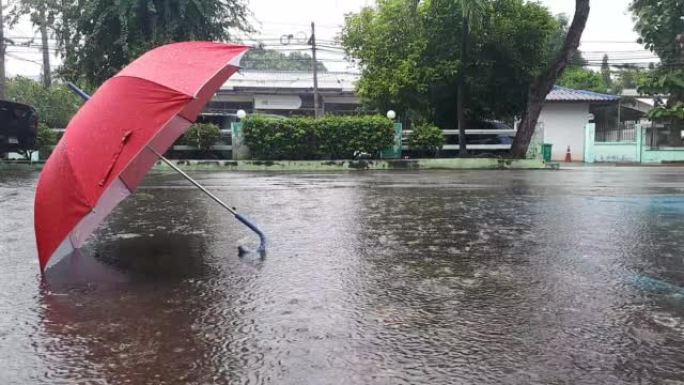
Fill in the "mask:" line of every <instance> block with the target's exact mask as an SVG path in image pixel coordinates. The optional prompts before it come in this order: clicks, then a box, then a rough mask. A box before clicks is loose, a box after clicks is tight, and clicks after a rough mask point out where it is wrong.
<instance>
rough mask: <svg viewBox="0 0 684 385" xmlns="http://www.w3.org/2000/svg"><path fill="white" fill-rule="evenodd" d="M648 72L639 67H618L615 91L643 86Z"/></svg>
mask: <svg viewBox="0 0 684 385" xmlns="http://www.w3.org/2000/svg"><path fill="white" fill-rule="evenodd" d="M650 72H651V71H650V70H648V69H643V68H641V67H637V66H632V65H624V66H619V67H618V74H617V79H616V87H615V88H616V89H617V90H625V89H636V88H638V87H639V86H641V85H642V84H644V83H645V82H646V81H647V80H648V77H649V74H650Z"/></svg>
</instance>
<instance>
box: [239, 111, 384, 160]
mask: <svg viewBox="0 0 684 385" xmlns="http://www.w3.org/2000/svg"><path fill="white" fill-rule="evenodd" d="M243 129H244V135H245V143H246V144H247V146H249V149H250V152H251V153H252V157H253V158H255V159H264V160H269V159H274V160H279V159H287V160H301V159H303V160H312V159H350V158H352V157H353V154H354V152H355V151H362V152H366V153H369V154H372V155H376V154H378V153H379V152H380V151H382V150H383V149H386V148H387V147H389V146H391V145H392V143H393V140H394V129H393V124H392V121H390V120H389V119H387V118H384V117H382V116H360V117H350V116H326V117H324V118H322V119H313V118H293V119H273V118H267V117H262V116H259V115H255V116H251V117H249V118H247V119H245V121H244V127H243Z"/></svg>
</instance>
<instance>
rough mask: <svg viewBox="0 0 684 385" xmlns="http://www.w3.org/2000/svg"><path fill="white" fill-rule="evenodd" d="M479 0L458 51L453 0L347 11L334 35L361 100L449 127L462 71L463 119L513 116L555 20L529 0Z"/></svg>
mask: <svg viewBox="0 0 684 385" xmlns="http://www.w3.org/2000/svg"><path fill="white" fill-rule="evenodd" d="M483 3H484V4H485V5H486V6H484V7H483V10H482V16H481V20H482V23H481V24H478V23H476V24H474V25H471V26H470V34H469V42H468V47H467V48H468V49H467V51H466V53H467V57H465V58H464V57H462V35H461V33H460V31H462V30H463V27H464V23H463V21H464V18H463V8H462V6H461V3H460V2H459V1H454V0H424V1H417V0H380V1H379V2H378V4H377V7H376V8H365V9H363V10H361V12H359V13H357V14H353V15H350V16H348V17H347V19H346V22H345V26H344V29H343V32H342V35H341V39H340V40H341V42H342V45H343V46H344V47H345V48H346V50H347V52H348V54H349V56H350V57H352V58H354V59H355V60H356V61H357V62H358V64H359V66H360V68H361V70H362V76H361V79H360V81H359V82H358V84H357V88H358V92H359V95H360V97H361V99H362V101H363V103H364V104H365V106H366V107H369V108H374V109H377V110H381V111H384V110H387V109H390V108H391V109H394V110H396V111H398V112H399V113H400V115H402V116H404V118H405V119H409V120H411V121H414V122H416V121H417V122H423V121H432V122H434V123H435V124H437V125H438V126H439V127H440V128H442V129H454V128H456V127H457V125H458V119H457V113H456V108H455V106H456V105H457V103H458V92H457V90H458V80H459V75H460V74H461V73H463V74H465V75H464V83H465V86H464V88H463V90H464V91H465V92H464V95H463V96H462V99H463V100H464V108H463V111H464V115H465V117H466V118H468V119H484V118H512V117H513V116H515V115H518V114H519V113H520V112H521V111H522V109H523V108H524V106H525V98H526V91H525V90H526V89H527V86H528V85H529V83H530V82H531V81H532V80H533V79H534V77H535V76H536V75H537V74H538V73H540V72H541V71H542V70H543V69H544V68H545V67H546V65H547V63H548V62H549V60H550V58H551V47H552V40H553V39H554V36H556V35H557V33H558V32H557V31H558V30H559V29H560V28H561V26H560V22H559V20H557V19H555V18H554V17H553V16H552V15H551V14H550V13H549V11H548V9H546V8H545V7H543V6H541V5H539V4H537V3H535V2H527V1H523V0H483ZM454 31H459V33H454Z"/></svg>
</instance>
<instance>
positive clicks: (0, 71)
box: [0, 0, 5, 100]
mask: <svg viewBox="0 0 684 385" xmlns="http://www.w3.org/2000/svg"><path fill="white" fill-rule="evenodd" d="M2 6H3V5H2V0H0V100H4V99H5V23H4V16H3V14H2Z"/></svg>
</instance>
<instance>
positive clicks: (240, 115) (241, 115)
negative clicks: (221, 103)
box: [237, 110, 247, 120]
mask: <svg viewBox="0 0 684 385" xmlns="http://www.w3.org/2000/svg"><path fill="white" fill-rule="evenodd" d="M237 117H238V119H240V120H242V119H244V118H246V117H247V112H246V111H245V110H238V111H237Z"/></svg>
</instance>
